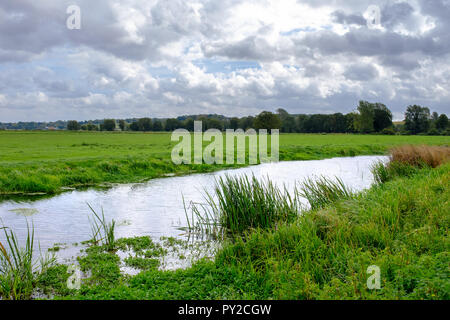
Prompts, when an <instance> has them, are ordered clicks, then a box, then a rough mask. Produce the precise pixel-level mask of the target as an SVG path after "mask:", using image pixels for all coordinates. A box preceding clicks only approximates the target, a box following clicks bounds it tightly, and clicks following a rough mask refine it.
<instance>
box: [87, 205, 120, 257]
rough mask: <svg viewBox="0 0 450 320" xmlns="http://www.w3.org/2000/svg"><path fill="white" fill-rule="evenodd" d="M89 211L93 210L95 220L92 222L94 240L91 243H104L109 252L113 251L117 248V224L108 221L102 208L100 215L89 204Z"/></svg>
mask: <svg viewBox="0 0 450 320" xmlns="http://www.w3.org/2000/svg"><path fill="white" fill-rule="evenodd" d="M88 206H89V209H91V211H92V214H93V217H94V219H93V220H92V221H91V226H92V239H91V241H92V242H94V243H95V244H98V243H99V242H102V243H103V245H104V246H105V247H106V249H107V250H108V251H113V250H114V249H115V248H116V241H115V227H116V222H115V221H114V220H112V221H111V222H108V221H106V218H105V214H104V212H103V208H102V214H101V215H99V214H98V213H97V212H95V210H94V209H93V208H92V207H91V205H90V204H88Z"/></svg>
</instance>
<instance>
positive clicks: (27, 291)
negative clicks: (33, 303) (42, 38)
mask: <svg viewBox="0 0 450 320" xmlns="http://www.w3.org/2000/svg"><path fill="white" fill-rule="evenodd" d="M3 231H4V234H5V238H6V247H5V246H4V245H3V244H2V243H1V242H0V297H2V298H3V299H7V300H23V299H29V298H30V297H31V294H32V291H33V282H34V269H35V264H34V261H33V250H34V229H33V228H32V230H31V231H30V228H29V226H28V233H27V239H26V243H25V247H24V248H21V247H20V246H19V243H18V239H17V237H16V235H15V234H14V232H13V231H12V230H9V229H8V228H6V227H4V228H3Z"/></svg>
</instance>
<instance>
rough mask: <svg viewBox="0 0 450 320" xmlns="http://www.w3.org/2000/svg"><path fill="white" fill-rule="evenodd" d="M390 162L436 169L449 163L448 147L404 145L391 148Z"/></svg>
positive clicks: (449, 148) (449, 150)
mask: <svg viewBox="0 0 450 320" xmlns="http://www.w3.org/2000/svg"><path fill="white" fill-rule="evenodd" d="M390 153H391V158H390V160H391V162H401V163H405V164H409V165H413V166H417V167H423V166H429V167H432V168H436V167H438V166H440V165H441V164H444V163H447V162H448V161H450V147H447V146H427V145H421V146H415V145H405V146H399V147H395V148H392V149H391V150H390Z"/></svg>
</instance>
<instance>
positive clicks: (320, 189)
mask: <svg viewBox="0 0 450 320" xmlns="http://www.w3.org/2000/svg"><path fill="white" fill-rule="evenodd" d="M299 194H300V196H301V197H303V198H305V199H306V200H308V202H309V204H310V206H311V209H313V210H315V209H320V208H324V207H326V206H327V205H329V204H331V203H333V202H336V201H338V200H342V199H350V198H352V197H353V195H354V193H353V192H352V191H351V190H350V189H349V188H348V187H347V186H346V185H345V184H344V182H343V181H342V180H341V179H339V178H336V180H331V179H329V178H326V177H319V178H317V179H312V178H307V179H306V180H305V181H303V182H302V183H301V185H300V192H299Z"/></svg>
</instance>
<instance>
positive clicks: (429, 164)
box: [372, 145, 450, 184]
mask: <svg viewBox="0 0 450 320" xmlns="http://www.w3.org/2000/svg"><path fill="white" fill-rule="evenodd" d="M449 160H450V147H447V146H426V145H422V146H414V145H404V146H399V147H395V148H392V149H391V150H390V157H389V162H388V163H384V162H378V163H376V164H375V165H373V166H372V173H373V176H374V180H375V182H376V183H377V184H381V183H385V182H387V181H390V180H392V179H394V178H396V177H411V176H412V175H414V174H415V173H417V172H418V171H419V170H420V169H421V168H436V167H439V166H441V165H443V164H446V163H447V162H449Z"/></svg>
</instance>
